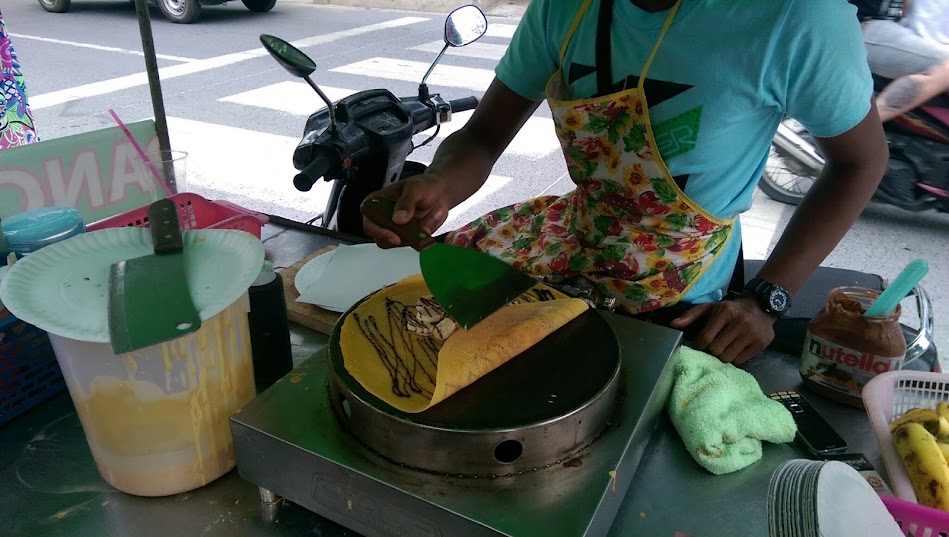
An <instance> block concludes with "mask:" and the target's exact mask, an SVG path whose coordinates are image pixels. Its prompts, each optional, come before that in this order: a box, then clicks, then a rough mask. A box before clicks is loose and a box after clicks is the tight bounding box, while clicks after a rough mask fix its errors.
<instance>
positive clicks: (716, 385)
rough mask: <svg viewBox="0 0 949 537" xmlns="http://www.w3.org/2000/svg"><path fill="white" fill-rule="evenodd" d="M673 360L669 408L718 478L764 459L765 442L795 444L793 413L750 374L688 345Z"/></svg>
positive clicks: (696, 454)
mask: <svg viewBox="0 0 949 537" xmlns="http://www.w3.org/2000/svg"><path fill="white" fill-rule="evenodd" d="M673 359H674V360H675V363H674V366H673V367H674V373H675V380H674V385H673V387H672V395H671V396H670V397H669V401H668V402H667V403H666V408H667V410H668V411H669V417H670V418H672V424H673V425H674V426H675V428H676V431H678V432H679V436H680V437H681V438H682V441H683V442H684V443H685V447H686V448H688V450H689V453H690V454H691V455H692V458H693V459H695V462H697V463H699V464H700V465H701V466H702V467H703V468H705V469H706V470H708V471H709V472H712V473H713V474H716V475H721V474H727V473H730V472H735V471H738V470H741V469H742V468H745V467H746V466H750V465H751V464H754V463H755V462H757V461H758V460H759V459H760V458H761V441H762V440H767V441H768V442H774V443H784V442H790V441H792V440H794V435H795V433H796V432H797V425H796V424H795V423H794V418H793V417H792V416H791V413H790V412H789V411H788V410H787V409H786V408H784V405H782V404H781V403H778V402H777V401H772V400H771V399H770V398H768V396H766V395H765V394H764V392H762V391H761V386H759V385H758V381H757V380H755V378H754V377H753V376H752V375H751V373H748V372H747V371H742V370H741V369H738V368H737V367H735V366H733V365H731V364H726V363H723V362H721V361H719V360H718V358H715V357H714V356H710V355H708V354H705V353H704V352H700V351H697V350H695V349H691V348H689V347H686V346H682V347H679V350H678V351H677V352H676V355H675V356H674V357H673Z"/></svg>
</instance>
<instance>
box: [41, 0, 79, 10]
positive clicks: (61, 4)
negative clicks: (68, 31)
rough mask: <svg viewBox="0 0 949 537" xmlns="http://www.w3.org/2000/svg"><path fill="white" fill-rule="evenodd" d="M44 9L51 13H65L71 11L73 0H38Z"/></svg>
mask: <svg viewBox="0 0 949 537" xmlns="http://www.w3.org/2000/svg"><path fill="white" fill-rule="evenodd" d="M38 1H39V3H40V5H41V6H43V9H45V10H46V11H49V12H50V13H65V12H67V11H69V4H70V2H71V0H38Z"/></svg>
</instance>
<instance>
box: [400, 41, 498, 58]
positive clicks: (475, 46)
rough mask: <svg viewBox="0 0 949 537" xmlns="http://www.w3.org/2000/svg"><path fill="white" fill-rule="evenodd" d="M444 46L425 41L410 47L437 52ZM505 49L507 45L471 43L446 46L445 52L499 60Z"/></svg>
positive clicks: (438, 42)
mask: <svg viewBox="0 0 949 537" xmlns="http://www.w3.org/2000/svg"><path fill="white" fill-rule="evenodd" d="M443 46H445V45H444V43H443V42H442V41H432V42H431V43H425V44H423V45H419V46H417V47H412V50H421V51H424V52H432V53H435V54H437V53H439V52H441V50H442V47H443ZM506 50H507V45H495V44H493V43H472V44H470V45H468V46H466V47H457V48H456V47H448V51H447V52H446V54H451V55H452V56H464V57H466V58H483V59H485V60H500V59H501V57H502V56H504V52H505V51H506Z"/></svg>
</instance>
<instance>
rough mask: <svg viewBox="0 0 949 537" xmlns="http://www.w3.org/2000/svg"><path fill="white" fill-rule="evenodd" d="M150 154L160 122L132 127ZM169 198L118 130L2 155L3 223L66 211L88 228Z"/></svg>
mask: <svg viewBox="0 0 949 537" xmlns="http://www.w3.org/2000/svg"><path fill="white" fill-rule="evenodd" d="M127 127H128V129H129V131H130V132H131V133H132V136H134V137H135V140H136V141H137V142H138V144H139V146H140V147H142V148H143V149H144V150H145V151H146V153H147V154H150V155H151V154H156V153H157V152H158V137H157V135H156V134H155V122H154V121H153V120H150V119H149V120H145V121H141V122H138V123H130V124H128V125H127ZM162 197H164V192H163V190H162V188H161V187H160V186H159V185H158V184H157V183H156V182H155V178H154V176H153V175H152V174H151V172H150V171H149V169H148V167H147V166H146V165H145V163H144V162H142V159H141V157H140V156H139V154H138V152H137V151H136V150H135V147H134V146H133V145H132V143H131V142H129V140H128V138H127V137H126V136H125V134H124V133H123V132H122V130H121V129H119V128H118V127H111V128H107V129H102V130H98V131H93V132H87V133H82V134H76V135H73V136H68V137H65V138H56V139H52V140H47V141H43V142H39V143H35V144H29V145H25V146H21V147H14V148H11V149H4V150H3V151H0V218H7V217H9V216H12V215H14V214H17V213H21V212H23V211H29V210H33V209H38V208H40V207H50V206H67V207H73V208H75V209H77V210H78V211H79V212H80V213H82V217H83V220H84V221H85V222H86V223H87V224H88V223H91V222H95V221H98V220H102V219H103V218H108V217H110V216H114V215H116V214H120V213H123V212H126V211H129V210H131V209H135V208H137V207H141V206H142V205H146V204H148V203H151V202H153V201H156V200H158V199H161V198H162Z"/></svg>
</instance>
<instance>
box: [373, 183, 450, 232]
mask: <svg viewBox="0 0 949 537" xmlns="http://www.w3.org/2000/svg"><path fill="white" fill-rule="evenodd" d="M370 196H371V197H372V196H380V197H384V198H389V199H393V200H395V212H394V213H393V214H392V222H394V223H395V224H398V225H400V226H401V225H404V224H408V223H409V222H410V221H412V220H416V221H418V223H419V225H420V226H421V227H422V229H423V230H425V232H426V233H428V234H432V233H435V231H436V230H438V228H440V227H441V226H442V224H444V223H445V220H446V219H448V211H449V210H450V209H451V205H450V204H449V203H448V201H447V199H448V196H447V195H446V194H445V187H444V184H443V183H442V182H441V181H440V180H439V178H438V177H437V176H432V175H430V174H423V175H419V176H416V177H412V178H411V179H406V180H405V181H399V182H397V183H393V184H391V185H389V186H387V187H385V188H383V189H382V190H378V191H376V192H373V193H372V194H370ZM362 227H363V230H364V231H365V232H366V234H367V235H369V237H370V238H372V239H373V240H374V241H376V244H378V245H379V247H380V248H393V247H396V246H401V245H402V241H401V239H399V236H398V235H396V234H395V233H393V232H391V231H389V230H388V229H385V228H382V227H379V226H377V225H376V224H373V223H372V222H371V221H369V219H367V218H366V217H365V216H364V217H363V219H362Z"/></svg>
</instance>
